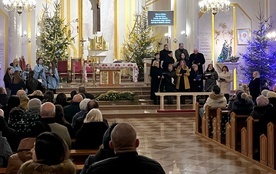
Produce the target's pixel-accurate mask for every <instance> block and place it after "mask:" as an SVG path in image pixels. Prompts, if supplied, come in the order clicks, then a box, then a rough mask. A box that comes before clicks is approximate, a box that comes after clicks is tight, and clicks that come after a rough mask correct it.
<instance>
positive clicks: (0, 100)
mask: <svg viewBox="0 0 276 174" xmlns="http://www.w3.org/2000/svg"><path fill="white" fill-rule="evenodd" d="M8 100H9V98H8V96H7V94H0V107H4V106H6V105H7V103H8Z"/></svg>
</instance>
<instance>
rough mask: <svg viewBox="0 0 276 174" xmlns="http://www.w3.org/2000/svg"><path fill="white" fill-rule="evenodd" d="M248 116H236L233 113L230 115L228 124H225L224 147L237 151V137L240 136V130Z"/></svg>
mask: <svg viewBox="0 0 276 174" xmlns="http://www.w3.org/2000/svg"><path fill="white" fill-rule="evenodd" d="M247 118H248V115H236V114H235V113H234V112H232V113H231V114H230V123H226V146H229V143H230V148H232V149H234V150H237V149H238V148H237V144H238V142H237V140H238V139H237V137H238V135H241V129H242V127H244V126H245V124H246V119H247Z"/></svg>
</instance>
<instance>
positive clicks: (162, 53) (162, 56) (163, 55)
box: [160, 49, 170, 62]
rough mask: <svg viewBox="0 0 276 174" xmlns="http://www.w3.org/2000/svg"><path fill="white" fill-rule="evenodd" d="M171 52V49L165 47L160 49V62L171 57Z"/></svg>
mask: <svg viewBox="0 0 276 174" xmlns="http://www.w3.org/2000/svg"><path fill="white" fill-rule="evenodd" d="M169 52H170V50H165V49H163V50H161V51H160V62H161V61H164V60H165V59H167V58H169Z"/></svg>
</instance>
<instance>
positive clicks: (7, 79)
mask: <svg viewBox="0 0 276 174" xmlns="http://www.w3.org/2000/svg"><path fill="white" fill-rule="evenodd" d="M3 80H4V83H5V88H10V84H11V81H12V76H10V75H9V74H5V75H4V79H3Z"/></svg>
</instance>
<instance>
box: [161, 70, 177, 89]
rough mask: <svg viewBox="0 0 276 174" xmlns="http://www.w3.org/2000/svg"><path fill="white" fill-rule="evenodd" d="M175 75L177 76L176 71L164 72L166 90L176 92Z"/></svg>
mask: <svg viewBox="0 0 276 174" xmlns="http://www.w3.org/2000/svg"><path fill="white" fill-rule="evenodd" d="M175 77H176V74H175V71H167V72H166V73H165V74H164V85H165V91H166V92H174V91H175V90H176V88H175V82H176V81H175Z"/></svg>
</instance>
